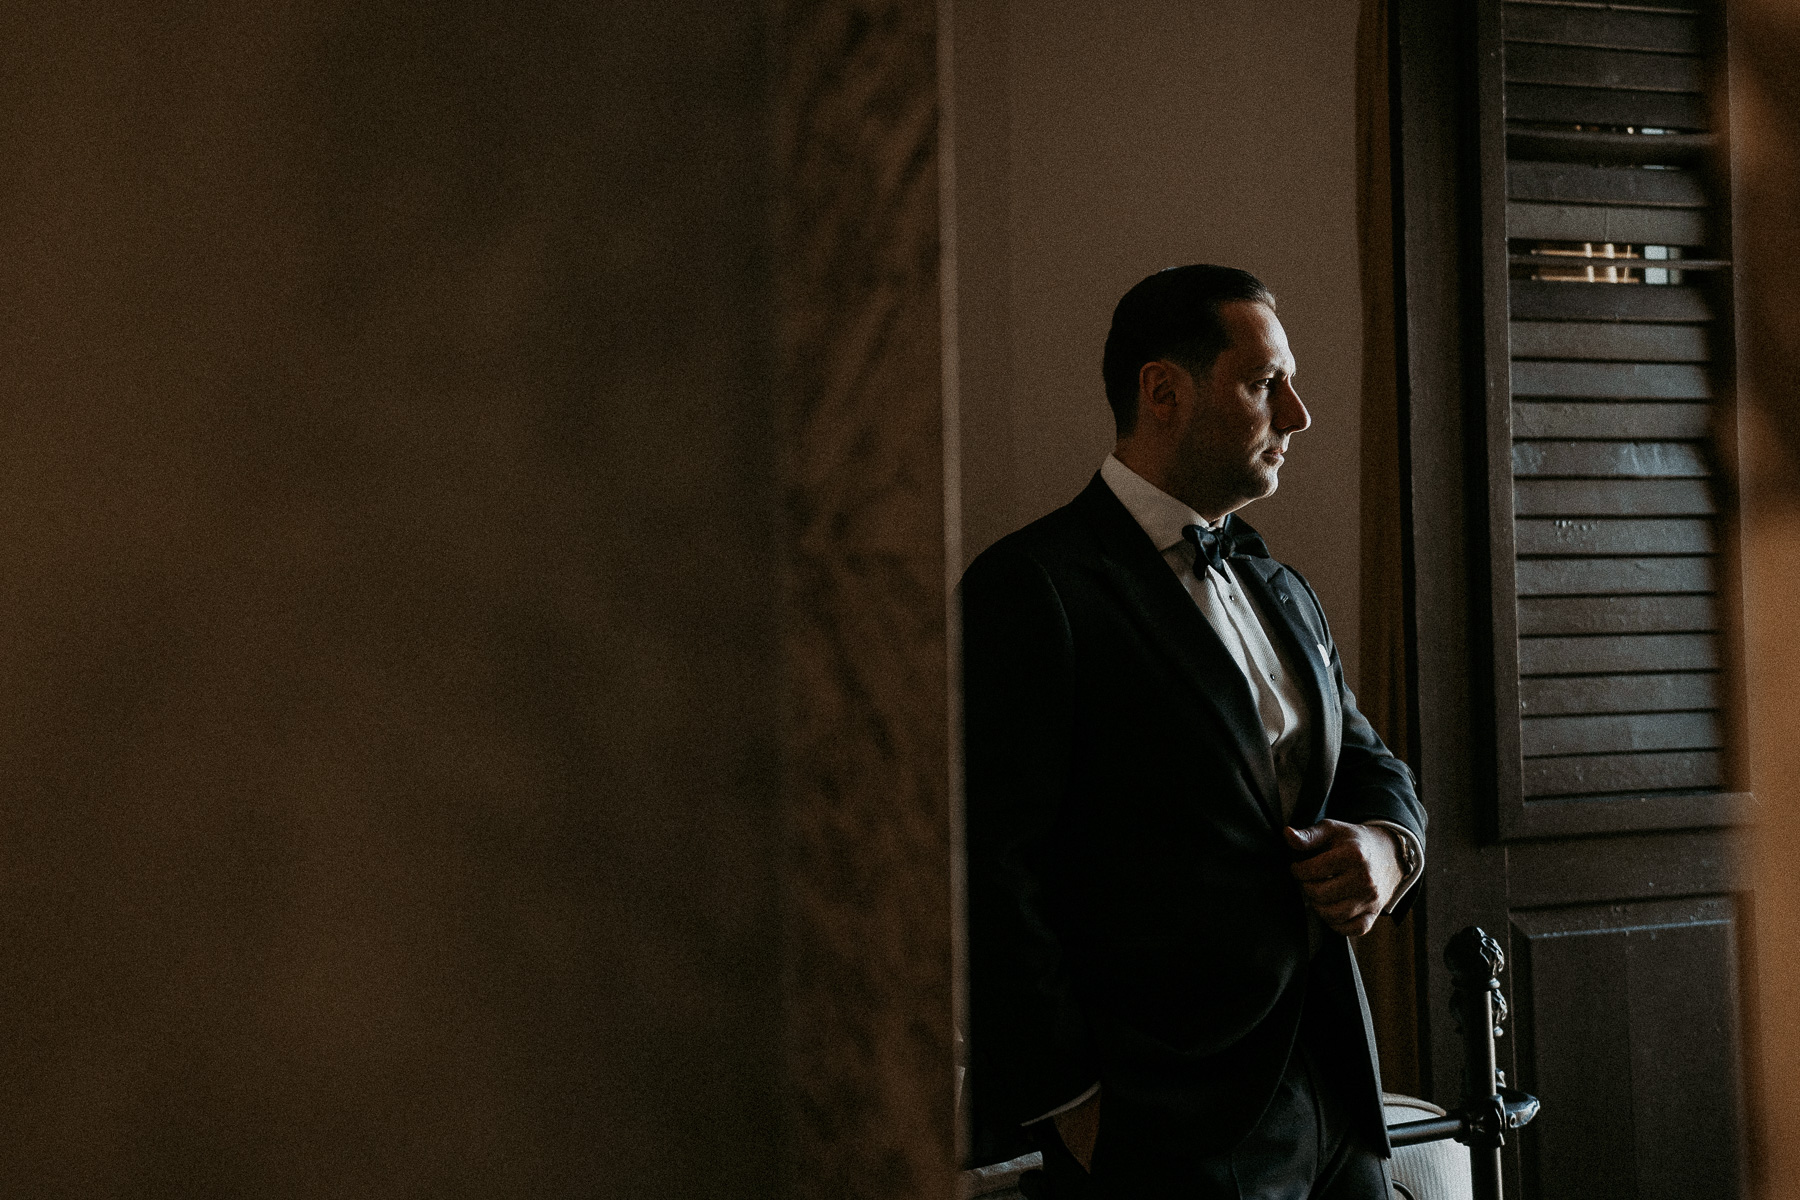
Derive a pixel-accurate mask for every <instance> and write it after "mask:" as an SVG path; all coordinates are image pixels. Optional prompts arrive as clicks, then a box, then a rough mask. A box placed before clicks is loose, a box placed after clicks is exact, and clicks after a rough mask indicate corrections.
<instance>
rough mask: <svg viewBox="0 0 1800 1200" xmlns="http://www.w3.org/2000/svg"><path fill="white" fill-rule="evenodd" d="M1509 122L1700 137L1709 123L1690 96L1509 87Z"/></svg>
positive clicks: (1701, 103) (1701, 104) (1701, 100)
mask: <svg viewBox="0 0 1800 1200" xmlns="http://www.w3.org/2000/svg"><path fill="white" fill-rule="evenodd" d="M1506 115H1507V117H1508V118H1509V119H1511V120H1514V121H1542V122H1545V123H1546V124H1554V125H1623V126H1626V127H1628V128H1635V127H1647V128H1651V129H1679V130H1682V131H1683V132H1686V131H1689V130H1692V131H1694V132H1700V131H1703V130H1705V129H1707V128H1708V127H1709V126H1710V125H1711V123H1712V114H1711V112H1709V111H1708V109H1707V106H1706V97H1705V96H1701V95H1696V94H1694V93H1691V92H1630V91H1621V90H1618V89H1615V88H1590V87H1557V86H1554V85H1546V84H1536V83H1515V84H1512V85H1511V86H1509V87H1508V88H1507V89H1506Z"/></svg>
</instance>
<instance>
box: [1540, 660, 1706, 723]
mask: <svg viewBox="0 0 1800 1200" xmlns="http://www.w3.org/2000/svg"><path fill="white" fill-rule="evenodd" d="M1718 706H1719V677H1718V676H1717V675H1715V674H1712V673H1710V672H1706V671H1689V672H1683V673H1681V674H1678V675H1579V676H1573V677H1570V678H1562V679H1557V678H1549V679H1526V680H1522V681H1521V682H1520V685H1519V711H1520V712H1521V713H1524V714H1527V715H1541V716H1560V715H1564V714H1569V715H1574V714H1581V713H1605V712H1681V711H1693V710H1701V709H1709V708H1717V707H1718Z"/></svg>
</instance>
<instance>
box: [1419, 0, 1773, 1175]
mask: <svg viewBox="0 0 1800 1200" xmlns="http://www.w3.org/2000/svg"><path fill="white" fill-rule="evenodd" d="M1392 3H1393V4H1394V6H1395V10H1396V11H1397V13H1398V22H1397V34H1396V46H1397V50H1396V59H1397V61H1398V62H1399V64H1400V66H1399V72H1398V75H1397V78H1396V88H1397V97H1398V103H1397V105H1396V112H1397V116H1396V122H1395V125H1396V134H1397V137H1398V146H1399V151H1400V153H1399V155H1398V158H1399V162H1400V168H1399V176H1400V178H1399V181H1398V186H1397V188H1396V192H1397V194H1398V196H1399V197H1400V201H1399V202H1400V205H1401V218H1402V219H1401V221H1400V223H1399V224H1398V225H1397V226H1396V232H1397V234H1398V237H1397V239H1396V240H1397V242H1398V243H1399V246H1400V250H1399V264H1398V265H1399V272H1400V275H1399V278H1400V281H1401V285H1402V287H1401V293H1402V306H1403V312H1402V314H1401V320H1400V322H1399V327H1400V331H1401V336H1402V338H1403V343H1402V347H1401V349H1402V362H1403V366H1404V380H1403V387H1404V390H1403V394H1402V403H1403V405H1404V408H1403V412H1404V414H1405V433H1406V436H1405V443H1404V450H1403V454H1404V467H1405V471H1406V482H1407V488H1406V491H1405V495H1406V497H1407V500H1406V504H1407V508H1406V530H1407V532H1406V538H1407V549H1408V555H1409V562H1410V565H1411V571H1410V573H1409V575H1408V596H1409V608H1408V620H1409V622H1410V626H1409V633H1410V641H1409V647H1408V648H1409V651H1410V653H1411V655H1412V660H1413V662H1414V663H1415V664H1416V666H1415V668H1414V674H1413V677H1412V678H1411V680H1410V681H1409V682H1410V683H1411V685H1412V688H1413V694H1414V695H1416V696H1417V698H1418V706H1417V708H1416V710H1414V711H1413V712H1412V713H1410V714H1409V718H1410V720H1411V721H1412V722H1413V727H1414V730H1415V731H1416V737H1415V740H1414V743H1413V744H1414V746H1415V747H1416V752H1415V753H1416V760H1417V766H1418V768H1419V773H1420V777H1421V786H1422V793H1423V796H1424V798H1425V802H1426V805H1427V808H1428V809H1429V811H1430V815H1431V839H1430V846H1429V852H1428V858H1429V866H1428V868H1427V871H1426V881H1425V892H1424V896H1423V897H1422V901H1421V904H1420V908H1419V909H1418V910H1415V911H1416V912H1422V921H1421V927H1420V930H1419V935H1418V936H1419V949H1420V957H1419V964H1420V969H1421V974H1422V975H1423V977H1424V989H1423V990H1424V993H1425V1000H1424V1003H1423V1004H1422V1006H1421V1010H1420V1020H1421V1047H1422V1051H1423V1054H1422V1058H1423V1060H1424V1072H1423V1073H1424V1075H1425V1077H1426V1080H1427V1090H1428V1091H1429V1092H1430V1095H1431V1098H1432V1099H1435V1100H1437V1101H1439V1102H1440V1103H1446V1104H1452V1103H1455V1102H1456V1101H1457V1100H1458V1099H1459V1098H1460V1097H1461V1096H1462V1094H1463V1086H1464V1085H1463V1080H1462V1078H1461V1051H1460V1042H1459V1040H1458V1036H1459V1035H1458V1034H1457V1032H1456V1030H1455V1029H1454V1027H1453V1026H1452V1024H1451V1023H1450V1022H1449V1021H1448V1020H1445V1019H1444V1017H1443V1013H1444V1012H1445V1010H1446V1007H1447V1006H1448V1004H1449V993H1450V989H1451V980H1450V979H1449V977H1448V975H1447V973H1446V972H1445V971H1444V970H1443V969H1442V967H1441V959H1440V957H1439V955H1440V954H1441V951H1442V948H1443V944H1444V941H1445V939H1446V938H1448V937H1449V936H1450V935H1451V934H1453V933H1455V932H1456V931H1457V930H1458V929H1460V928H1462V927H1464V926H1466V925H1471V924H1479V925H1481V926H1482V927H1484V928H1485V929H1487V930H1488V931H1489V932H1490V933H1492V934H1494V936H1495V937H1497V938H1498V939H1499V940H1500V941H1501V944H1502V945H1503V947H1504V948H1505V950H1506V952H1507V956H1508V959H1509V970H1508V972H1507V973H1506V974H1505V975H1503V976H1502V981H1503V986H1504V987H1505V989H1506V994H1507V999H1508V1000H1509V1001H1510V1003H1511V1006H1512V1011H1513V1014H1514V1016H1513V1021H1512V1022H1511V1025H1510V1028H1509V1029H1508V1033H1507V1036H1506V1037H1505V1038H1503V1039H1502V1040H1501V1042H1500V1044H1499V1052H1500V1059H1501V1062H1502V1064H1503V1066H1504V1069H1505V1070H1506V1072H1507V1075H1508V1077H1509V1078H1510V1079H1511V1080H1512V1081H1513V1082H1514V1083H1515V1084H1516V1085H1517V1086H1520V1087H1523V1088H1525V1089H1526V1090H1528V1091H1531V1092H1534V1093H1535V1094H1537V1095H1538V1096H1539V1097H1540V1098H1541V1099H1542V1101H1543V1106H1544V1107H1543V1111H1542V1113H1541V1114H1540V1116H1539V1117H1538V1119H1537V1120H1536V1121H1535V1122H1533V1124H1532V1125H1531V1126H1530V1127H1529V1128H1527V1129H1526V1130H1525V1131H1524V1132H1523V1134H1522V1135H1521V1136H1519V1137H1517V1138H1514V1139H1511V1140H1510V1141H1509V1143H1508V1145H1507V1147H1506V1150H1505V1152H1504V1162H1505V1172H1506V1175H1505V1178H1506V1195H1507V1197H1508V1200H1688V1198H1690V1197H1694V1196H1703V1197H1717V1198H1719V1200H1731V1198H1733V1197H1738V1196H1741V1195H1743V1194H1744V1192H1745V1178H1744V1173H1743V1170H1742V1163H1743V1158H1742V1148H1743V1143H1742V1137H1741V1133H1740V1131H1741V1128H1742V1123H1741V1120H1740V1116H1741V1102H1740V1098H1739V1084H1738V1078H1737V1074H1736V1064H1737V1061H1738V1055H1739V1044H1740V1042H1739V1035H1738V1020H1737V992H1736V960H1737V930H1738V922H1739V919H1740V916H1741V915H1742V913H1743V912H1744V897H1743V892H1744V884H1743V881H1742V879H1741V877H1740V876H1739V875H1738V874H1737V872H1736V870H1735V867H1734V865H1733V862H1734V858H1733V852H1732V843H1733V837H1734V831H1733V830H1732V829H1731V828H1730V826H1731V824H1732V823H1733V822H1734V821H1735V820H1736V819H1737V818H1738V817H1739V816H1740V815H1741V814H1742V810H1743V798H1741V797H1733V796H1732V795H1730V794H1729V793H1728V792H1727V791H1726V790H1724V789H1725V787H1726V777H1725V773H1724V768H1723V764H1722V754H1721V751H1722V750H1723V748H1724V746H1725V745H1726V743H1727V742H1729V741H1731V740H1732V739H1731V737H1730V733H1731V731H1730V730H1729V729H1728V728H1727V724H1728V716H1729V714H1730V713H1731V712H1733V711H1734V709H1735V707H1736V706H1735V704H1734V703H1733V699H1732V696H1731V693H1730V689H1731V686H1732V685H1731V684H1729V683H1728V682H1727V680H1728V679H1729V678H1730V673H1728V672H1724V671H1722V670H1721V668H1722V667H1723V666H1724V665H1725V663H1726V659H1727V658H1728V653H1727V646H1728V644H1729V642H1730V640H1731V639H1730V638H1729V637H1728V636H1727V635H1726V632H1725V631H1726V630H1727V629H1729V628H1731V627H1732V626H1733V624H1734V621H1733V614H1732V613H1731V611H1730V605H1731V604H1732V603H1734V600H1733V597H1734V596H1735V595H1736V594H1737V591H1738V589H1737V588H1736V587H1735V586H1733V584H1732V581H1731V580H1730V579H1729V578H1727V577H1726V574H1725V567H1724V563H1725V561H1726V560H1725V559H1724V558H1723V557H1722V555H1721V549H1722V548H1723V547H1724V546H1725V545H1727V544H1729V542H1730V541H1731V538H1730V536H1729V529H1728V528H1727V527H1726V523H1727V522H1729V520H1730V519H1731V518H1730V514H1731V512H1732V510H1733V508H1734V505H1733V504H1732V503H1731V497H1730V494H1729V490H1728V489H1729V482H1728V480H1727V479H1725V478H1724V477H1723V476H1721V475H1720V474H1719V472H1718V469H1717V467H1718V464H1717V463H1716V462H1715V461H1714V452H1713V451H1712V450H1711V449H1710V447H1711V446H1713V445H1723V446H1727V447H1729V446H1731V445H1733V444H1734V441H1735V439H1734V437H1733V436H1732V434H1731V432H1730V431H1729V430H1727V429H1722V428H1721V419H1720V418H1721V413H1722V411H1723V409H1724V407H1725V405H1724V403H1723V400H1722V397H1723V396H1724V395H1725V394H1726V390H1727V384H1728V380H1729V378H1730V374H1731V371H1730V368H1731V359H1732V353H1731V350H1732V338H1731V333H1730V316H1731V314H1730V305H1729V299H1730V289H1729V288H1728V287H1726V286H1723V285H1724V284H1725V283H1726V282H1727V278H1728V276H1729V274H1730V272H1729V259H1730V257H1731V255H1730V221H1729V213H1730V210H1729V205H1728V204H1726V203H1725V202H1724V200H1723V198H1722V197H1723V193H1722V191H1721V190H1720V189H1719V188H1717V187H1716V186H1714V184H1713V181H1712V176H1711V172H1710V171H1709V169H1708V164H1709V162H1710V161H1711V159H1710V156H1711V155H1712V154H1713V153H1714V152H1715V150H1716V149H1717V147H1716V146H1715V145H1714V143H1713V141H1712V138H1713V136H1714V130H1713V129H1712V126H1711V121H1712V117H1711V113H1712V111H1713V105H1714V103H1715V100H1714V97H1713V96H1712V95H1711V94H1709V93H1708V92H1707V91H1706V89H1707V88H1708V87H1709V86H1710V83H1711V80H1710V79H1709V75H1710V73H1711V71H1712V70H1713V69H1714V68H1713V67H1712V66H1711V64H1713V63H1716V62H1718V61H1719V58H1718V55H1717V50H1718V39H1717V36H1716V33H1715V31H1714V26H1715V24H1716V21H1717V18H1718V15H1719V14H1718V11H1717V10H1716V9H1714V8H1711V7H1707V8H1702V7H1698V6H1695V5H1689V6H1686V7H1676V6H1675V5H1674V4H1671V3H1661V2H1658V0H1637V2H1635V3H1632V4H1604V3H1591V2H1590V3H1573V2H1564V3H1556V2H1544V0H1537V2H1534V0H1471V2H1470V3H1467V4H1460V3H1459V4H1452V3H1446V2H1445V0H1392ZM1708 50H1712V51H1714V53H1713V54H1706V53H1705V52H1706V51H1708ZM1649 130H1661V131H1665V132H1647V131H1649ZM1608 243H1610V244H1611V246H1612V257H1611V258H1610V259H1608V258H1606V257H1605V254H1606V250H1605V247H1606V246H1607V244H1608ZM1646 246H1653V247H1659V249H1657V250H1655V251H1654V252H1653V253H1654V254H1656V255H1658V256H1661V257H1654V258H1646V257H1645V251H1644V248H1645V247H1646ZM1571 250H1580V251H1582V252H1583V253H1581V254H1571V253H1570V251H1571ZM1589 267H1592V268H1593V271H1592V278H1593V280H1594V281H1593V282H1587V280H1588V279H1589V277H1590V276H1589V271H1588V268H1589ZM1651 271H1654V272H1657V274H1655V275H1648V274H1647V272H1651ZM1677 272H1679V274H1677ZM1570 276H1576V279H1574V280H1572V279H1570ZM1608 278H1611V279H1612V280H1614V282H1606V280H1607V279H1608ZM1709 434H1713V435H1715V436H1714V438H1713V439H1710V440H1709V436H1708V435H1709ZM1719 435H1722V436H1719Z"/></svg>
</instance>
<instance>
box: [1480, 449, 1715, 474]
mask: <svg viewBox="0 0 1800 1200" xmlns="http://www.w3.org/2000/svg"><path fill="white" fill-rule="evenodd" d="M1513 474H1514V475H1515V476H1517V477H1519V478H1521V479H1523V478H1527V477H1529V476H1533V475H1553V476H1557V477H1560V478H1565V479H1579V478H1599V479H1615V478H1616V479H1699V478H1704V477H1705V476H1707V475H1709V474H1711V471H1710V469H1709V468H1708V466H1707V463H1706V461H1705V457H1704V455H1703V454H1702V453H1701V450H1700V447H1699V446H1697V445H1695V444H1693V443H1692V442H1518V443H1515V444H1514V446H1513Z"/></svg>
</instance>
